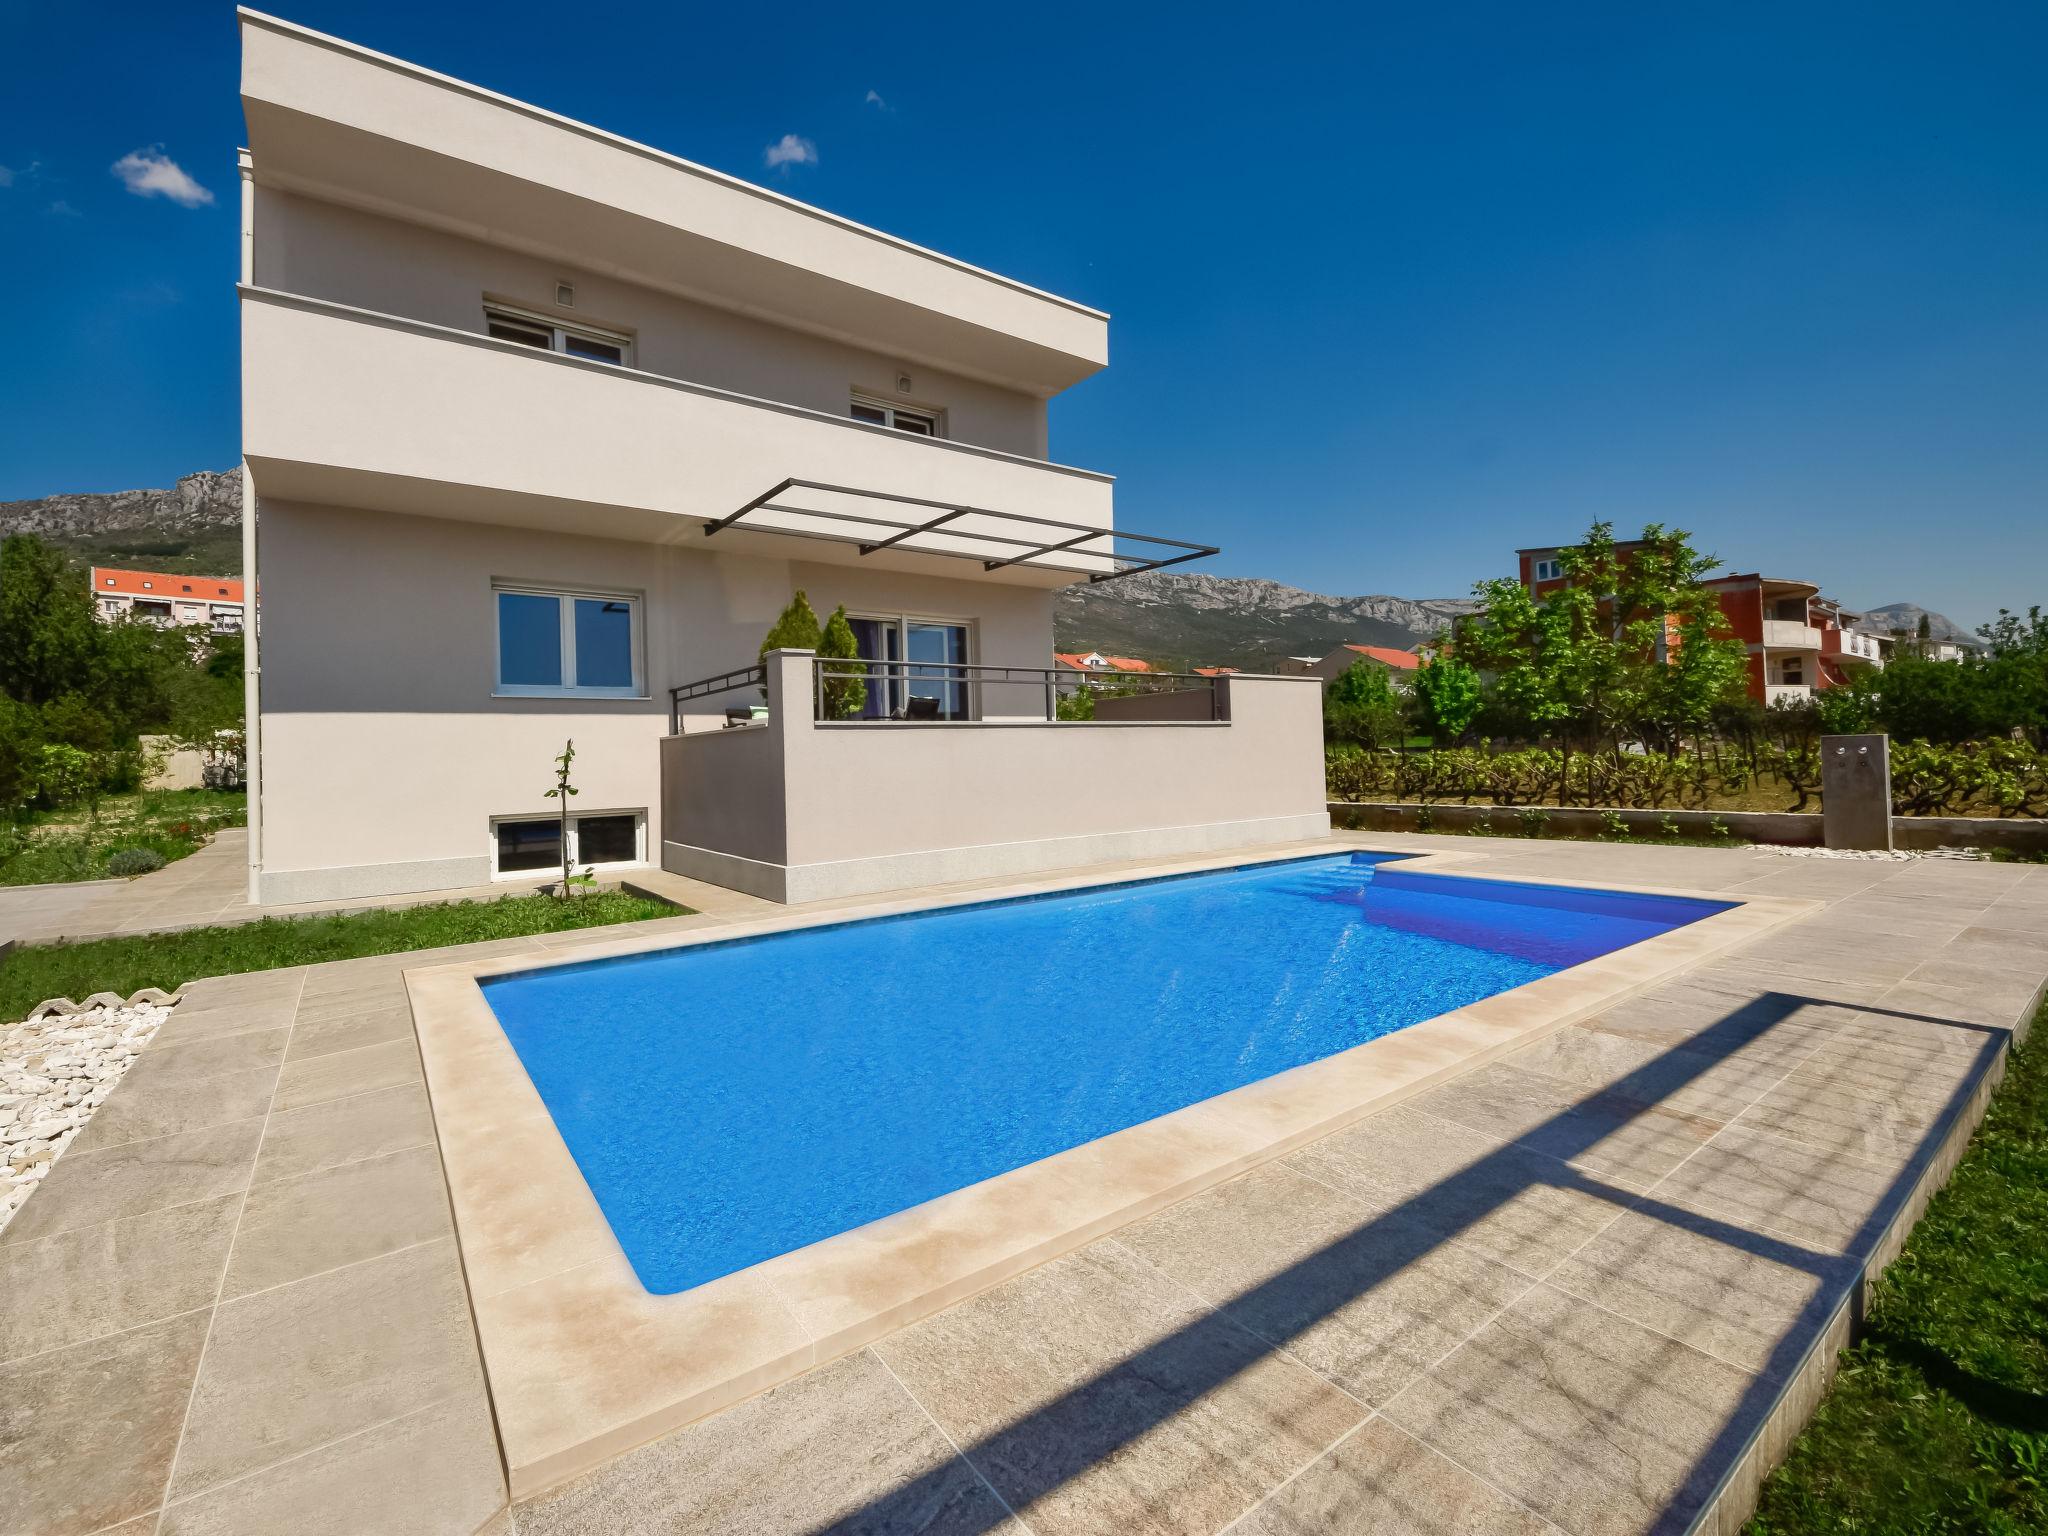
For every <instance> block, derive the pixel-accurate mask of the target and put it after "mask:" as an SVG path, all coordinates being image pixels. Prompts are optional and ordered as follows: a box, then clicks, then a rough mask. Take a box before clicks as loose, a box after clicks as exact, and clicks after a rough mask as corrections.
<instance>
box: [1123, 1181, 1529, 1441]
mask: <svg viewBox="0 0 2048 1536" xmlns="http://www.w3.org/2000/svg"><path fill="white" fill-rule="evenodd" d="M1114 1241H1116V1242H1117V1243H1119V1244H1121V1245H1122V1246H1123V1247H1126V1248H1129V1249H1130V1250H1131V1251H1132V1252H1134V1253H1136V1254H1137V1255H1138V1256H1139V1257H1140V1258H1142V1259H1144V1260H1146V1262H1148V1263H1150V1264H1152V1265H1153V1266H1154V1267H1156V1268H1158V1269H1159V1270H1161V1271H1163V1272H1164V1273H1166V1274H1167V1275H1170V1276H1171V1277H1172V1278H1173V1279H1175V1280H1178V1281H1179V1282H1181V1284H1183V1285H1185V1286H1187V1287H1188V1288H1189V1289H1190V1290H1192V1291H1194V1292H1195V1294H1196V1295H1198V1296H1200V1297H1201V1298H1202V1299H1203V1300H1204V1301H1206V1302H1208V1303H1209V1304H1210V1305H1211V1306H1217V1307H1221V1308H1223V1310H1224V1311H1225V1312H1226V1313H1227V1314H1228V1315H1229V1316H1231V1317H1232V1318H1234V1319H1236V1320H1237V1321H1238V1322H1240V1323H1242V1324H1244V1326H1245V1327H1246V1328H1248V1329H1250V1330H1251V1331H1252V1332H1253V1333H1255V1334H1257V1335H1258V1336H1259V1337H1260V1338H1262V1339H1264V1340H1265V1341H1266V1342H1267V1343H1269V1344H1272V1345H1274V1346H1276V1347H1279V1348H1284V1349H1285V1350H1286V1351H1287V1352H1288V1353H1289V1354H1291V1355H1293V1356H1294V1357H1295V1358H1297V1359H1299V1360H1300V1361H1301V1362H1302V1363H1303V1364H1304V1365H1307V1366H1308V1367H1309V1368H1310V1369H1311V1370H1314V1371H1315V1372H1317V1373H1318V1374H1319V1375H1322V1376H1324V1377H1327V1378H1328V1379H1329V1380H1331V1381H1333V1382H1335V1383H1336V1384H1337V1385H1338V1386H1340V1387H1342V1388H1344V1390H1345V1391H1347V1392H1349V1393H1351V1395H1352V1396H1354V1397H1358V1398H1362V1399H1364V1400H1365V1401H1366V1402H1369V1403H1380V1402H1385V1401H1386V1400H1387V1399H1388V1398H1389V1397H1391V1396H1393V1394H1394V1393H1396V1392H1398V1391H1399V1390H1400V1389H1401V1388H1402V1387H1404V1386H1406V1385H1407V1384H1408V1383H1409V1382H1410V1381H1411V1380H1413V1379H1414V1378H1415V1377H1416V1376H1417V1375H1418V1374H1420V1373H1421V1372H1422V1371H1424V1370H1426V1369H1428V1368H1429V1367H1430V1366H1431V1365H1433V1364H1435V1363H1436V1361H1437V1360H1438V1359H1440V1358H1441V1357H1442V1356H1444V1355H1446V1354H1448V1353H1449V1352H1450V1351H1451V1350H1452V1349H1454V1348H1456V1347H1457V1346H1458V1345H1459V1344H1460V1343H1462V1342H1463V1341H1464V1340H1465V1338H1466V1337H1467V1336H1468V1335H1469V1334H1471V1333H1472V1331H1473V1330H1474V1329H1476V1328H1478V1327H1479V1326H1480V1325H1482V1324H1483V1323H1485V1322H1486V1321H1487V1319H1489V1318H1490V1317H1492V1316H1493V1314H1494V1313H1495V1312H1497V1311H1499V1310H1500V1309H1501V1308H1502V1307H1503V1306H1505V1305H1507V1303H1508V1302H1510V1301H1512V1300H1513V1299H1514V1298H1515V1297H1517V1296H1519V1295H1521V1293H1522V1292H1523V1291H1525V1290H1527V1289H1528V1288H1529V1285H1530V1281H1529V1279H1528V1278H1527V1277H1526V1276H1523V1275H1520V1274H1517V1273H1516V1272H1515V1271H1513V1270H1510V1269H1507V1268H1504V1267H1503V1266H1501V1265H1498V1264H1494V1263H1492V1262H1490V1261H1489V1260H1487V1259H1485V1258H1482V1257H1481V1256H1480V1255H1479V1254H1478V1253H1477V1252H1475V1251H1474V1250H1473V1249H1471V1248H1468V1247H1466V1246H1464V1245H1463V1244H1461V1243H1459V1242H1457V1241H1455V1240H1453V1239H1450V1238H1446V1237H1443V1236H1441V1235H1440V1234H1438V1233H1435V1232H1433V1231H1431V1230H1430V1229H1429V1228H1427V1227H1425V1226H1423V1225H1421V1224H1420V1223H1418V1222H1414V1221H1411V1220H1407V1219H1404V1218H1400V1217H1392V1216H1375V1215H1374V1214H1373V1213H1372V1212H1371V1211H1370V1210H1369V1209H1368V1208H1367V1207H1366V1206H1364V1205H1362V1204H1361V1203H1359V1202H1358V1201H1356V1200H1353V1199H1351V1198H1350V1197H1348V1196H1346V1195H1342V1194H1339V1193H1338V1192H1337V1191H1335V1190H1333V1189H1331V1188H1330V1187H1329V1186H1327V1185H1324V1184H1319V1183H1317V1182H1316V1181H1315V1180H1314V1179H1311V1178H1308V1177H1307V1176H1305V1175H1303V1174H1299V1173H1296V1172H1294V1171H1293V1170H1292V1169H1290V1168H1287V1167H1285V1166H1283V1165H1280V1164H1271V1165H1268V1166H1267V1167H1265V1168H1261V1169H1258V1170H1257V1171H1255V1172H1253V1173H1249V1174H1246V1175H1244V1176H1243V1177H1241V1178H1237V1179H1233V1180H1231V1181H1230V1182H1229V1183H1227V1184H1222V1185H1219V1186H1217V1187H1216V1188H1215V1189H1212V1190H1208V1191H1207V1192H1205V1193H1203V1194H1200V1195H1196V1196H1194V1197H1193V1198H1192V1199H1188V1200H1183V1201H1182V1202H1180V1203H1179V1204H1178V1205H1175V1206H1171V1207H1169V1208H1168V1209H1166V1210H1165V1211H1162V1212H1160V1213H1159V1214H1158V1215H1157V1216H1154V1217H1151V1218H1150V1219H1148V1220H1146V1221H1142V1222H1139V1223H1138V1224H1137V1225H1135V1226H1132V1227H1127V1228H1125V1229H1124V1230H1123V1231H1121V1232H1118V1233H1117V1234H1116V1236H1115V1238H1114Z"/></svg>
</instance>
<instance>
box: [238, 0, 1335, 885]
mask: <svg viewBox="0 0 2048 1536" xmlns="http://www.w3.org/2000/svg"><path fill="white" fill-rule="evenodd" d="M241 31H242V47H243V75H242V100H243V107H244V112H245V116H246V120H247V126H248V134H249V148H248V150H247V151H246V152H245V154H244V158H243V163H242V215H243V239H242V274H241V283H240V289H239V292H240V306H241V326H242V368H243V389H242V397H243V402H244V406H243V457H244V472H245V474H246V476H247V484H246V487H245V490H246V493H247V494H246V496H245V502H244V505H245V507H246V508H247V512H246V515H245V519H244V538H245V542H246V550H245V567H246V569H247V570H248V571H249V572H251V573H256V572H260V573H261V580H262V583H263V591H264V601H265V606H266V609H267V612H266V614H265V621H264V627H263V634H262V636H261V644H260V647H257V648H255V649H253V650H252V652H251V661H250V673H249V692H250V709H249V718H250V721H251V731H250V736H251V741H250V759H251V762H250V781H251V787H252V791H253V800H252V835H251V886H252V891H253V893H254V896H255V898H256V899H257V900H261V901H269V902H288V901H299V900H314V899H328V898H340V897H350V896H356V895H368V894H377V893H386V892H402V891H428V890H439V889H448V888H454V887H461V886H470V885H478V884H483V883H485V882H489V881H492V880H499V879H504V880H515V879H529V880H531V879H534V878H537V877H538V876H539V875H542V874H544V873H545V872H546V871H547V870H548V869H550V868H556V867H558V866H559V864H560V856H561V851H562V850H561V849H560V847H559V844H558V841H557V838H558V831H557V828H556V825H555V822H554V819H553V818H554V809H553V802H551V801H549V800H547V799H545V798H544V795H543V792H544V791H545V790H546V789H547V788H548V786H549V783H550V774H551V760H552V759H553V757H554V756H555V755H556V754H557V753H559V752H560V751H561V750H562V747H563V743H564V742H565V741H567V740H572V739H573V741H574V743H575V747H576V759H575V767H574V782H575V784H576V787H577V789H578V791H579V793H578V795H577V796H576V798H575V800H574V802H573V804H574V809H575V814H576V822H575V825H574V826H573V827H572V830H571V848H570V850H569V851H570V854H571V856H572V858H573V859H574V861H575V862H576V863H577V864H578V865H579V866H582V865H589V866H594V867H596V868H597V869H599V871H600V872H603V871H605V870H608V869H616V868H630V867H633V866H635V865H642V866H648V865H659V866H662V867H664V868H667V869H670V870H672V871H675V872H677V873H680V874H687V875H691V876H695V877H699V878H704V879H710V880H715V881H720V882H722V883H725V884H728V885H732V886H735V887H738V888H741V889H746V890H750V891H754V892H756V893H758V894H762V895H767V896H770V897H773V898H776V899H788V900H795V899H801V898H804V897H807V896H815V895H823V894H847V893H854V892H859V891H869V890H884V889H891V888H895V887H899V886H905V885H911V884H918V883H923V882H927V881H930V880H935V879H948V878H962V877H964V876H966V875H971V874H983V873H1006V872H1014V871H1021V870H1027V869H1032V868H1042V867H1053V866H1057V865H1066V864H1075V863H1084V862H1088V861H1089V860H1092V859H1102V858H1115V857H1124V856H1130V855H1137V854H1144V853H1150V852H1160V853H1164V852H1168V851H1186V850H1193V849H1200V848H1207V847H1224V846H1235V845H1238V844H1243V843H1252V842H1261V841H1273V840H1283V839H1291V838H1296V837H1301V836H1304V835H1309V834H1310V833H1312V832H1320V831H1326V830H1327V826H1328V822H1327V816H1326V815H1325V812H1324V806H1323V793H1322V785H1321V767H1320V754H1319V751H1318V749H1317V739H1318V737H1317V730H1318V726H1317V703H1316V700H1315V697H1314V694H1313V691H1312V690H1304V689H1302V688H1301V687H1300V686H1299V685H1298V684H1297V683H1295V682H1293V681H1291V680H1280V679H1249V678H1231V679H1227V680H1212V681H1210V682H1209V684H1208V686H1209V687H1210V688H1211V690H1212V693H1213V697H1212V699H1211V700H1210V704H1211V707H1210V708H1209V710H1208V711H1207V714H1206V716H1205V717H1204V718H1200V719H1189V720H1186V721H1162V722H1141V723H1138V722H1103V723H1100V724H1096V723H1089V722H1073V721H1061V720H1058V719H1057V718H1056V714H1057V711H1056V708H1055V696H1056V693H1057V689H1056V686H1055V681H1054V674H1053V669H1052V668H1050V667H1047V666H1046V660H1047V658H1048V656H1049V655H1050V654H1051V652H1052V596H1053V593H1054V592H1055V591H1056V590H1057V589H1058V588H1060V587H1062V586H1065V585H1069V584H1071V583H1074V582H1079V581H1090V580H1098V579H1108V578H1113V577H1115V576H1116V575H1118V574H1121V573H1128V572H1130V571H1133V570H1142V569H1155V568H1157V567H1158V566H1159V565H1161V564H1167V563H1176V562H1178V561H1181V560H1186V559H1190V558H1195V557H1196V556H1199V555H1200V554H1203V553H1206V552H1210V551H1207V550H1205V548H1204V547H1203V546H1200V545H1196V544H1193V543H1190V542H1187V541H1179V540H1172V539H1165V538H1158V537H1141V536H1136V535H1130V534H1126V533H1122V532H1120V531H1118V530H1117V529H1116V527H1115V522H1114V515H1113V512H1114V509H1113V496H1114V481H1113V479H1112V477H1111V476H1109V475H1108V474H1106V473H1103V472H1101V471H1098V470H1094V469H1089V468H1080V467H1075V466H1070V465H1065V464H1060V463H1058V462H1055V461H1054V460H1053V459H1052V458H1051V456H1050V451H1049V436H1048V427H1047V403H1048V401H1049V400H1051V399H1052V397H1054V396H1055V395H1057V394H1059V393H1060V392H1061V391H1062V390H1064V389H1066V388H1067V387H1069V386H1070V385H1072V384H1074V383H1076V382H1078V381H1079V380H1081V379H1084V378H1086V377H1088V376H1089V375H1091V374H1093V373H1095V372H1096V371H1098V370H1099V369H1101V368H1102V367H1103V366H1104V365H1105V364H1106V363H1107V360H1108V319H1107V317H1106V316H1105V315H1103V314H1102V313H1100V312H1099V311H1096V310H1093V309H1090V308H1088V307H1087V306H1085V305H1081V304H1078V303H1075V302H1073V301H1071V300H1068V299H1063V298H1060V297H1057V296H1055V295H1053V294H1049V293H1045V292H1042V291H1040V290H1038V289H1035V288H1032V287H1029V286H1027V285H1025V284H1023V283H1019V282H1016V281H1013V280H1011V279H1009V278H1005V277H1001V276H998V275H996V274H994V273H991V272H987V271H983V270H981V269H979V268H976V267H972V266H969V265H967V264H965V263H963V262H959V261H955V260H953V259H951V258H949V257H946V256H942V255H940V254H938V253H935V252H932V251H929V250H925V249H923V248H921V247H918V246H914V245H911V244H909V243H907V242H905V241H902V240H898V239H896V238H894V237H892V236H889V235H885V234H882V233H880V232H878V231H875V230H872V229H868V228H865V227H863V226H861V225H858V224H854V223H852V222H850V221H848V220H845V219H842V218H839V217H837V216H835V215H832V214H829V213H825V212H822V211H820V210H818V209H815V208H811V207H807V206H805V205H804V204H801V203H798V202H796V201H794V200H792V199H790V198H787V197H784V196H781V195H779V194H777V193H775V192H772V191H768V190H765V189H763V188H760V187H756V186H753V185H750V184H748V183H746V182H742V181H739V180H736V179H734V178H731V177H728V176H724V175H721V174H719V173H717V172H714V171H710V170H707V169H705V168H703V167H701V166H697V165H694V164H691V163H690V162H687V161H684V160H680V159H677V158H675V157H674V156H671V155H668V154H666V153H663V152H661V151H658V150H654V149H651V148H648V147H647V146H644V145H640V144H636V143H632V142H630V141H627V140H624V139H620V138H617V137H615V136H613V135H610V134H607V133H605V132H603V131H601V130H599V129H596V128H592V127H589V126H587V125H584V124H580V123H575V122H571V121H569V120H567V119H564V118H560V117H557V116H555V115H553V114H551V113H548V112H546V111H543V110H541V109H539V108H537V107H533V106H529V105H526V104H524V103H521V102H517V101H513V100H510V99H509V98H506V97H502V96H499V95H496V94H494V93H491V92H489V91H485V90H482V89H479V88H477V87H474V86H471V85H467V84H464V83H462V82H460V81H457V80H453V79H450V78H448V77H446V76H443V75H439V74H435V73H433V72H431V71H428V70H424V69H420V68H417V67H415V66H413V65H410V64H406V63H404V62H402V61H400V60H396V59H392V58H389V57H386V56H384V55H381V54H377V53H373V52H371V51H369V50H367V49H363V48H360V47H357V46H355V45H352V44H349V43H345V42H342V41H340V40H337V39H334V38H330V37H326V36H323V35H321V34H318V33H314V32H310V31H307V30H306V29H303V28H299V27H296V26H292V25H289V24H287V23H284V22H280V21H277V20H274V19H272V18H269V17H266V16H262V15H259V14H256V13H253V12H248V11H244V12H242V13H241ZM799 590H801V591H803V592H804V593H805V594H806V595H807V596H808V598H809V600H810V602H811V604H812V606H813V607H814V608H815V609H816V610H817V612H818V613H820V614H821V615H823V614H827V613H829V612H830V611H831V610H832V609H834V608H836V607H840V606H842V605H843V606H844V607H845V609H846V610H847V613H848V615H849V618H850V621H851V625H852V628H853V631H854V633H855V636H856V639H857V644H858V649H859V654H860V658H861V659H860V661H858V662H856V663H852V664H849V663H846V662H843V661H839V662H825V661H821V660H819V659H817V658H814V657H812V656H810V655H809V654H807V653H797V652H787V651H785V652H776V653H770V654H769V655H767V656H766V657H765V658H759V659H757V651H758V650H759V647H760V646H761V644H762V640H763V637H764V636H765V635H766V633H767V631H768V630H769V628H770V626H771V625H772V624H773V622H774V621H775V618H776V616H777V614H778V613H780V612H781V611H782V609H783V608H784V607H785V606H786V605H787V604H788V603H789V602H790V600H791V598H792V596H793V595H794V594H795V593H796V592H797V591H799ZM1070 675H1071V674H1070ZM1191 738H1192V739H1191ZM1077 777H1079V778H1083V779H1085V780H1086V781H1088V782H1090V783H1091V784H1093V785H1095V786H1097V787H1098V792H1097V793H1095V794H1093V795H1091V797H1090V799H1089V803H1088V805H1087V806H1085V807H1079V808H1077V807H1076V806H1075V805H1074V803H1073V797H1072V796H1071V795H1069V794H1067V793H1066V792H1065V789H1064V786H1065V785H1068V784H1071V783H1072V782H1074V780H1075V779H1076V778H1077Z"/></svg>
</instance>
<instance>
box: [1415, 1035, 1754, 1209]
mask: <svg viewBox="0 0 2048 1536" xmlns="http://www.w3.org/2000/svg"><path fill="white" fill-rule="evenodd" d="M1410 1102H1411V1104H1412V1105H1413V1107H1414V1108H1416V1109H1419V1110H1423V1111H1425V1112H1427V1113H1429V1114H1432V1115H1436V1116H1438V1117H1439V1118H1441V1119H1445V1120H1454V1121H1456V1122H1457V1123H1458V1124H1460V1125H1465V1126H1470V1127H1471V1128H1472V1129H1473V1130H1477V1131H1484V1132H1486V1133H1487V1134H1488V1135H1490V1136H1498V1137H1500V1138H1501V1139H1502V1140H1504V1141H1513V1142H1518V1143H1520V1144H1521V1145H1523V1146H1525V1147H1529V1148H1530V1149H1532V1150H1534V1151H1538V1152H1546V1153H1548V1154H1549V1155H1550V1156H1552V1157H1555V1158H1559V1159H1561V1160H1562V1161H1564V1162H1567V1163H1570V1164H1572V1165H1573V1166H1574V1167H1578V1168H1584V1169H1587V1170H1590V1171H1592V1172H1595V1173H1598V1174H1600V1175H1601V1176H1602V1177H1604V1178H1607V1179H1611V1180H1614V1181H1616V1182H1619V1183H1622V1184H1625V1185H1630V1186H1632V1187H1635V1188H1646V1187H1647V1186H1648V1185H1649V1184H1651V1183H1654V1182H1655V1181H1656V1180H1658V1179H1660V1178H1662V1177H1663V1176H1664V1175H1665V1174H1667V1173H1669V1172H1670V1171H1671V1170H1672V1169H1673V1168H1675V1167H1676V1166H1677V1165H1678V1164H1679V1163H1681V1162H1683V1161H1684V1160H1685V1159H1686V1158H1688V1157H1690V1156H1691V1155H1692V1154H1693V1153H1694V1152H1696V1151H1698V1150H1699V1148H1700V1145H1701V1144H1702V1143H1703V1142H1705V1141H1706V1140H1707V1138H1708V1137H1710V1136H1712V1135H1713V1134H1714V1132H1715V1131H1717V1130H1719V1129H1720V1127H1721V1126H1722V1124H1723V1123H1724V1122H1723V1121H1720V1120H1716V1119H1712V1118H1710V1117H1708V1116H1705V1115H1701V1114H1699V1113H1697V1112H1689V1113H1684V1114H1680V1113H1677V1112H1675V1111H1672V1110H1668V1109H1663V1108H1660V1107H1657V1106H1654V1105H1649V1104H1643V1103H1639V1102H1637V1101H1634V1100H1630V1099H1624V1098H1622V1097H1620V1096H1619V1095H1601V1094H1588V1093H1584V1092H1581V1091H1580V1090H1578V1089H1575V1088H1573V1087H1572V1086H1571V1085H1570V1084H1568V1083H1561V1082H1558V1081H1557V1080H1556V1079H1554V1078H1546V1077H1542V1076H1539V1075H1537V1074H1536V1073H1533V1072H1523V1071H1520V1070H1518V1069H1517V1068H1515V1067H1513V1066H1510V1065H1508V1064H1507V1063H1505V1062H1493V1063H1490V1064H1488V1065H1486V1066H1483V1067H1475V1068H1473V1069H1472V1070H1471V1071H1469V1072H1466V1073H1464V1074H1462V1075H1461V1076H1459V1077H1457V1078H1454V1079H1453V1080H1452V1081H1450V1082H1448V1083H1446V1084H1444V1086H1443V1087H1441V1088H1435V1089H1432V1090H1430V1091H1429V1092H1428V1093H1425V1094H1420V1095H1418V1096H1417V1097H1416V1098H1414V1099H1413V1100H1411V1101H1410Z"/></svg>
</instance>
